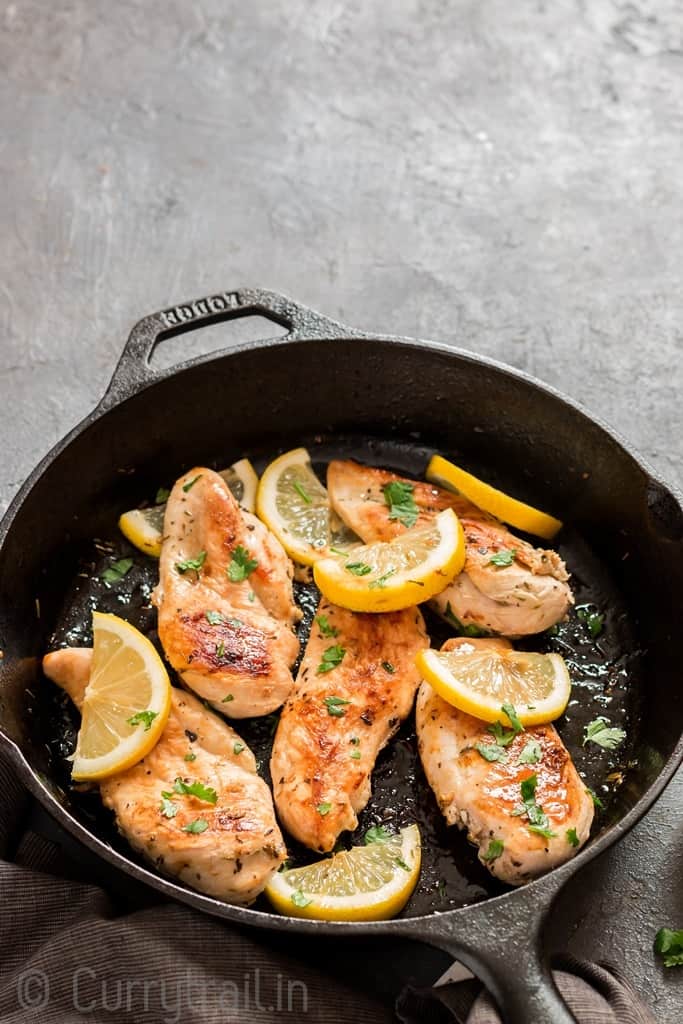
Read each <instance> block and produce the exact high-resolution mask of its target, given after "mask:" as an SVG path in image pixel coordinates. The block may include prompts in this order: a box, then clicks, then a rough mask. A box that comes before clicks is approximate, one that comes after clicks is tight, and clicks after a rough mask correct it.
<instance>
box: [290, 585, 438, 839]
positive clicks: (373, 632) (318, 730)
mask: <svg viewBox="0 0 683 1024" xmlns="http://www.w3.org/2000/svg"><path fill="white" fill-rule="evenodd" d="M428 646H429V640H428V638H427V635H426V633H425V626H424V622H423V619H422V616H421V614H420V612H419V611H418V609H417V608H410V609H407V610H406V611H401V612H392V613H388V614H385V615H364V614H357V613H354V612H350V611H347V610H346V609H344V608H339V607H337V606H336V605H333V604H329V603H328V602H327V601H325V600H324V599H323V600H322V601H321V602H320V606H319V608H318V614H317V616H316V619H315V621H314V622H313V627H312V629H311V635H310V638H309V641H308V645H307V647H306V651H305V654H304V657H303V661H302V662H301V667H300V669H299V674H298V676H297V680H296V690H295V692H294V694H293V695H292V697H290V699H289V700H288V701H287V703H286V704H285V707H284V709H283V711H282V715H281V717H280V724H279V725H278V729H277V732H276V734H275V741H274V743H273V752H272V756H271V761H270V770H271V776H272V779H273V792H274V796H275V806H276V807H277V811H278V814H279V816H280V820H281V821H282V823H283V824H284V826H285V828H286V829H287V830H288V831H289V832H290V833H291V834H292V835H293V836H294V837H295V838H296V839H298V840H299V841H300V842H302V843H304V844H305V845H306V846H309V847H310V848H311V849H313V850H319V851H321V852H323V853H326V852H327V851H328V850H331V849H332V848H333V846H334V844H335V843H336V841H337V838H338V836H339V834H340V833H341V832H343V831H344V830H345V829H354V828H355V827H356V825H357V824H358V818H357V815H358V813H359V812H360V811H361V810H362V809H363V808H364V807H365V805H366V804H367V802H368V800H369V799H370V795H371V792H372V790H371V783H370V775H371V772H372V769H373V767H374V764H375V760H376V758H377V755H378V753H379V751H380V750H381V749H382V747H383V746H384V745H385V744H386V743H387V742H388V741H389V739H390V737H391V736H392V735H393V734H394V733H395V732H396V730H397V729H398V727H399V725H400V723H401V721H402V720H403V719H404V718H406V717H407V716H408V714H409V713H410V709H411V708H412V706H413V700H414V698H415V690H416V689H417V686H418V684H419V681H420V677H419V673H418V672H417V669H416V667H415V656H416V654H417V653H418V651H420V650H422V649H423V648H425V647H428Z"/></svg>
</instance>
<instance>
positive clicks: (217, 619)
mask: <svg viewBox="0 0 683 1024" xmlns="http://www.w3.org/2000/svg"><path fill="white" fill-rule="evenodd" d="M206 621H207V622H208V623H209V625H210V626H220V624H221V622H222V621H223V616H222V615H221V613H220V612H207V613H206Z"/></svg>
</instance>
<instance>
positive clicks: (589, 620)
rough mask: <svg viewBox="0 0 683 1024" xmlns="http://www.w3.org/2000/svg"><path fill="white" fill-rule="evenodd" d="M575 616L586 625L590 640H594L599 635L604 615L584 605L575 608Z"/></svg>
mask: <svg viewBox="0 0 683 1024" xmlns="http://www.w3.org/2000/svg"><path fill="white" fill-rule="evenodd" d="M576 617H577V619H579V620H580V621H581V622H583V623H585V625H586V626H587V628H588V632H589V633H590V635H591V640H595V639H596V638H597V637H599V636H600V634H601V633H602V627H603V624H604V622H605V616H604V615H603V614H601V613H600V612H593V611H591V610H590V608H589V607H588V606H584V607H583V608H577V611H576Z"/></svg>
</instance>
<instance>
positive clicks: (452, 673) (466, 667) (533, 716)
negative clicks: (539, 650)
mask: <svg viewBox="0 0 683 1024" xmlns="http://www.w3.org/2000/svg"><path fill="white" fill-rule="evenodd" d="M416 663H417V667H418V669H419V671H420V673H421V675H422V677H423V678H424V679H426V680H427V682H428V683H430V685H431V686H433V688H434V689H435V690H436V692H437V693H438V694H439V696H440V697H443V699H444V700H445V701H447V702H448V703H449V704H453V706H454V707H456V708H459V709H460V710H461V711H466V712H467V714H468V715H473V716H474V717H475V718H480V719H481V720H482V721H484V722H496V721H505V719H506V715H505V714H502V713H501V707H502V705H503V704H507V705H512V706H513V707H514V709H515V712H516V714H517V717H518V718H519V721H520V722H521V723H522V725H525V726H526V725H541V724H542V723H543V722H552V721H554V720H555V719H556V718H559V717H560V715H561V714H562V712H563V711H564V709H565V708H566V706H567V703H568V701H569V694H570V691H571V680H570V678H569V672H568V670H567V666H566V664H565V661H564V658H562V657H560V655H559V654H532V653H529V652H528V651H514V650H512V649H509V650H503V649H494V648H491V647H485V648H484V647H477V646H475V644H472V643H461V644H460V645H459V646H458V647H455V648H454V649H453V650H451V651H434V650H425V651H420V652H419V654H418V655H417V658H416Z"/></svg>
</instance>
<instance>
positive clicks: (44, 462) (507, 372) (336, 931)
mask: <svg viewBox="0 0 683 1024" xmlns="http://www.w3.org/2000/svg"><path fill="white" fill-rule="evenodd" d="M145 319H146V320H149V319H151V318H145ZM140 323H144V321H140ZM198 326H200V325H198ZM334 327H335V329H336V330H335V332H334V333H333V334H330V335H329V336H325V337H323V338H321V337H320V336H306V335H301V336H299V335H296V334H295V335H292V334H289V335H285V336H281V337H275V338H264V339H258V340H256V341H249V342H243V343H239V344H235V345H230V346H228V347H224V348H221V349H217V350H215V351H213V352H210V353H208V354H206V355H202V356H197V357H194V358H191V359H188V360H184V361H183V362H181V363H178V364H176V365H175V366H172V367H169V368H166V369H164V370H162V371H158V372H157V371H151V373H150V372H149V370H150V368H149V361H148V360H146V361H145V367H146V368H147V371H148V375H147V376H145V377H143V378H142V379H137V380H135V379H134V380H132V381H131V382H125V381H124V385H123V387H124V390H123V392H122V393H120V394H115V395H113V394H112V389H113V387H114V385H115V384H116V383H117V379H118V376H119V370H120V364H119V365H118V366H117V368H116V369H115V371H114V373H113V376H112V380H111V383H110V385H109V387H108V388H107V391H106V392H105V394H104V395H103V397H102V399H101V400H100V401H99V402H98V404H97V405H96V406H95V407H94V409H92V410H91V411H90V412H89V413H87V414H86V416H84V417H83V418H82V419H81V420H80V421H79V422H78V423H77V424H76V425H75V426H74V427H73V428H72V429H71V430H70V431H68V432H67V433H66V434H65V435H64V436H63V437H62V438H61V439H60V440H58V441H57V442H56V443H55V444H54V445H53V446H52V448H51V449H50V450H49V451H48V452H47V453H46V454H45V455H44V456H43V458H42V459H40V460H39V462H38V463H37V464H36V465H35V467H34V468H33V469H32V470H31V472H30V473H29V475H28V476H27V478H26V480H25V481H24V483H23V484H22V485H21V487H20V488H19V490H18V491H17V493H16V494H15V496H14V497H13V499H12V500H11V502H10V504H9V505H8V507H7V509H6V511H5V513H4V515H3V517H2V520H0V551H2V549H3V547H4V544H5V542H6V539H7V535H8V533H9V531H10V529H11V527H12V524H13V523H14V521H15V519H16V518H17V516H18V514H19V513H20V511H21V508H22V505H23V504H24V502H25V500H26V498H27V497H28V495H29V494H30V492H31V491H32V489H33V487H34V486H35V484H36V483H37V481H38V480H39V479H40V478H41V477H42V476H43V474H44V473H45V471H46V470H47V468H48V467H49V466H50V465H52V464H53V463H54V462H55V461H56V460H57V459H58V457H59V456H60V455H61V454H62V452H63V451H65V449H66V448H67V447H68V446H69V445H70V444H71V443H72V442H73V441H75V440H76V439H77V438H78V437H80V436H81V434H83V433H84V432H85V431H86V430H87V429H88V428H89V427H90V426H91V425H92V424H93V423H95V422H96V421H98V420H100V419H101V418H103V417H104V416H106V415H107V414H108V413H109V412H113V411H114V410H117V409H119V408H121V407H124V406H125V405H126V403H127V402H128V401H129V400H131V399H133V398H134V397H136V396H137V395H139V394H141V393H142V392H144V391H147V390H148V389H150V388H153V387H155V386H157V385H161V384H163V383H164V381H166V380H168V379H170V378H172V377H176V376H179V375H181V374H182V373H183V372H185V371H187V370H190V369H193V368H195V367H197V366H201V365H203V364H205V363H210V362H218V361H220V360H222V359H227V358H230V357H231V356H233V355H235V356H236V355H239V354H241V353H243V352H249V351H254V350H258V349H269V348H275V347H281V346H287V345H299V344H301V345H305V344H312V343H316V342H317V343H320V344H327V343H332V344H333V343H336V342H356V341H361V342H370V343H378V342H379V343H380V344H388V343H391V344H399V345H401V346H402V347H403V348H405V349H411V348H412V349H415V350H421V349H428V350H430V351H434V352H437V353H440V354H442V355H446V356H448V357H454V358H456V359H461V360H464V361H465V362H468V363H470V364H472V365H475V366H482V365H483V366H487V367H489V368H491V369H493V370H494V371H496V372H498V373H502V374H503V375H504V376H506V377H509V378H512V379H513V380H517V381H519V382H521V383H523V384H525V385H527V386H528V387H529V388H530V389H532V390H536V391H540V392H541V393H543V394H545V395H547V396H548V397H549V398H551V399H553V400H554V401H555V402H559V403H560V404H562V405H564V406H565V407H567V408H569V409H571V410H573V411H574V412H576V413H578V414H579V416H581V417H582V418H583V419H585V420H587V421H588V423H590V424H591V425H593V426H595V427H597V428H598V429H599V430H600V431H602V432H603V433H604V434H606V435H607V437H608V438H610V439H611V441H613V442H614V443H615V444H616V445H617V446H618V448H620V449H621V451H622V452H623V453H624V454H625V455H626V456H628V458H629V459H630V460H631V462H632V463H634V464H635V466H636V467H637V468H638V469H639V470H640V471H641V472H642V473H643V475H644V477H645V478H646V480H647V485H649V486H653V485H654V486H655V487H658V488H661V489H662V490H663V491H665V492H667V493H668V494H669V495H671V497H672V498H673V499H674V501H675V502H676V504H677V505H678V507H679V509H680V510H681V512H682V513H683V493H682V492H681V491H680V490H679V489H678V487H676V486H674V485H671V484H668V483H665V482H664V481H663V480H662V479H661V478H660V476H659V475H658V473H657V472H656V471H655V470H654V468H653V467H652V466H650V464H649V463H648V461H647V460H646V459H645V458H644V457H643V456H642V455H641V454H640V452H638V451H637V450H636V449H635V448H634V446H633V445H632V444H631V443H630V442H629V441H628V440H627V439H626V438H624V437H623V436H622V435H621V434H620V433H619V432H618V431H616V430H615V429H613V428H612V427H611V426H610V425H609V424H607V423H606V422H605V421H604V420H603V419H602V418H601V417H600V416H596V415H593V414H592V413H591V412H589V411H588V409H587V408H586V407H585V406H584V405H583V404H582V403H581V402H579V401H577V400H575V399H573V398H571V397H569V396H567V395H565V394H563V393H562V392H561V391H559V390H558V389H557V388H555V387H554V386H553V385H550V384H547V383H545V382H543V381H541V380H539V379H538V378H536V377H534V376H533V375H532V374H529V373H527V372H526V371H525V370H519V369H517V368H515V367H512V366H509V365H508V364H506V363H504V362H502V361H500V360H497V359H494V358H492V357H490V356H482V355H477V354H476V353H474V352H472V351H470V350H468V349H463V348H460V347H459V346H455V345H448V344H446V343H445V342H436V341H432V340H428V339H419V338H411V337H407V336H401V335H390V334H375V333H365V332H358V331H353V330H352V329H350V328H346V327H345V325H342V324H335V325H334ZM134 330H135V329H134ZM337 330H338V332H339V333H337ZM346 330H349V332H350V333H349V334H344V333H343V332H344V331H346ZM125 351H126V350H125V349H124V353H125ZM112 399H113V400H112ZM0 743H2V745H3V746H6V747H7V749H8V752H9V754H10V757H11V759H12V761H13V763H14V766H15V768H16V769H17V772H18V774H19V777H20V778H21V780H22V782H24V784H25V785H26V786H27V788H28V790H29V791H30V792H31V794H32V795H33V796H34V797H35V798H36V799H37V800H38V801H39V803H40V804H41V805H42V806H43V807H44V808H45V810H46V811H47V812H48V813H49V814H50V815H51V816H52V817H53V818H54V819H55V820H56V821H57V822H58V823H59V824H60V825H61V826H62V827H63V828H65V830H66V831H67V832H69V833H70V834H71V835H72V836H73V837H74V838H75V839H76V840H78V841H79V842H81V843H83V845H84V846H86V848H88V849H89V850H90V851H91V852H92V853H94V854H96V855H97V856H99V857H101V858H102V859H103V860H105V861H106V862H107V863H109V864H111V865H112V866H113V867H115V868H116V869H117V870H119V871H121V872H122V873H123V874H126V875H128V876H129V877H133V878H134V879H135V880H136V881H137V882H141V883H143V884H145V885H148V886H150V887H151V888H153V889H155V890H157V891H159V892H161V893H163V894H164V895H166V896H168V897H170V898H172V899H176V900H179V901H180V902H182V903H185V904H188V905H190V906H192V907H193V908H194V909H197V910H203V911H204V912H206V913H210V914H211V915H212V916H214V917H219V918H223V919H228V920H234V921H236V922H238V923H241V924H246V925H249V926H253V927H260V928H269V929H273V930H274V931H282V932H287V931H290V932H297V933H301V934H325V935H331V936H337V937H340V938H341V937H345V936H349V935H367V936H372V935H380V934H387V933H388V934H393V935H395V936H396V937H399V936H401V935H403V936H407V935H409V934H410V933H414V932H416V931H419V930H422V931H423V933H424V931H425V928H424V926H425V925H426V926H427V929H426V930H427V931H428V930H429V928H430V927H433V925H431V924H429V923H430V922H433V921H434V919H435V918H439V919H441V918H443V919H447V920H453V921H455V919H456V918H458V919H460V918H461V917H462V916H463V915H464V914H465V913H466V912H467V911H472V910H474V909H475V908H480V907H482V906H485V907H487V908H488V907H492V908H495V907H496V906H500V905H501V903H503V902H510V901H511V900H513V899H514V898H515V897H516V896H518V894H520V893H527V892H529V893H531V892H535V893H537V894H538V896H539V897H540V901H539V902H540V904H543V903H544V902H545V898H547V895H548V893H550V894H551V895H554V894H555V893H557V892H559V890H560V889H561V888H562V886H563V885H564V883H565V882H566V881H567V880H568V879H569V878H570V877H571V876H572V875H573V874H574V873H575V872H577V871H579V870H580V869H581V867H583V866H584V865H586V864H588V863H589V862H590V861H591V860H593V859H594V858H595V857H598V856H599V855H601V854H602V853H604V852H605V850H607V849H609V847H611V846H612V845H614V844H615V843H617V842H619V840H620V839H621V838H622V837H623V836H624V835H626V833H627V832H629V831H630V830H631V829H632V828H633V827H634V825H636V824H637V823H638V822H639V821H640V820H641V819H642V818H643V817H644V816H645V814H646V813H647V812H648V811H649V810H650V808H651V807H652V806H653V804H654V803H655V802H656V800H657V799H658V798H659V797H660V795H661V793H662V792H663V791H664V789H665V788H666V786H667V785H668V784H669V782H670V781H671V779H672V778H673V776H674V774H675V773H676V771H677V770H678V768H679V767H680V765H681V763H683V732H682V733H681V736H680V737H679V739H678V742H677V743H676V745H675V747H674V749H673V750H672V752H671V754H670V755H669V758H668V759H667V761H666V762H665V764H664V765H663V766H662V768H661V769H660V771H659V772H658V774H657V776H656V777H655V778H654V779H653V781H652V782H651V783H650V785H649V786H648V787H647V789H646V790H645V791H644V792H643V793H642V794H641V796H640V797H639V798H638V800H637V801H636V803H635V804H634V805H633V807H632V808H631V809H630V810H629V811H627V813H626V814H625V815H624V816H623V818H620V819H619V820H618V821H616V822H614V823H613V824H612V825H609V826H608V827H607V828H605V830H604V831H603V832H602V833H601V834H599V835H598V836H596V837H595V838H594V839H592V840H590V841H589V842H588V843H587V844H586V846H584V848H583V849H582V850H581V851H580V853H578V854H577V855H576V856H575V857H573V858H572V859H571V860H570V861H567V862H566V863H565V864H563V865H560V866H559V867H557V868H553V869H552V870H551V871H549V872H548V873H547V874H545V875H542V876H540V877H539V878H537V879H534V880H532V881H531V882H528V883H526V884H525V885H524V886H520V887H518V888H514V889H510V890H509V891H508V892H505V893H502V894H499V895H497V896H492V897H488V898H486V899H484V900H482V901H479V902H477V903H472V904H466V905H464V906H461V907H456V908H453V909H450V910H446V911H432V913H430V914H423V915H419V916H415V917H399V918H394V919H392V920H388V921H316V920H307V919H303V918H295V917H285V916H283V915H280V914H275V913H271V912H269V911H265V910H255V909H252V908H250V907H240V906H236V905H234V904H230V903H225V902H223V901H221V900H217V899H214V898H213V897H211V896H207V895H206V894H204V893H200V892H198V891H195V890H193V889H189V888H185V887H182V886H180V885H178V884H177V883H176V882H174V881H172V880H171V879H166V878H164V877H163V876H161V875H158V874H156V873H154V872H152V871H151V870H150V869H148V868H147V867H144V866H141V865H139V864H137V863H136V862H135V861H133V860H131V859H129V858H128V857H125V856H124V855H123V854H121V853H119V852H118V851H116V850H114V849H113V848H112V847H110V846H109V845H108V844H107V843H105V842H104V841H103V840H102V839H100V838H99V837H98V836H97V835H96V834H95V833H94V832H91V831H90V830H89V829H87V828H86V827H85V826H84V825H82V824H81V823H80V822H79V821H78V820H77V819H76V818H75V817H74V816H73V815H72V814H71V813H70V812H69V811H68V810H67V809H66V808H65V807H64V806H63V805H62V804H61V803H60V802H59V801H58V800H57V798H56V797H55V796H54V795H53V794H52V793H51V792H50V791H49V790H48V789H47V787H46V786H45V785H44V784H42V782H41V780H40V777H39V774H38V773H37V772H35V771H34V769H33V768H32V767H31V765H30V764H29V763H28V761H27V760H26V758H25V757H24V755H23V753H22V752H21V750H20V749H19V747H18V746H17V745H16V744H15V743H14V742H13V741H12V740H10V739H9V738H8V737H5V736H4V735H3V733H2V732H1V731H0Z"/></svg>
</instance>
